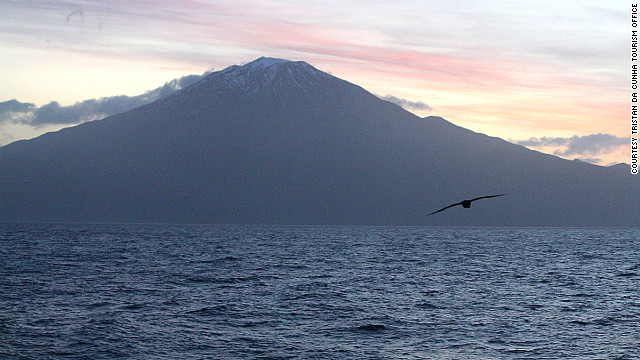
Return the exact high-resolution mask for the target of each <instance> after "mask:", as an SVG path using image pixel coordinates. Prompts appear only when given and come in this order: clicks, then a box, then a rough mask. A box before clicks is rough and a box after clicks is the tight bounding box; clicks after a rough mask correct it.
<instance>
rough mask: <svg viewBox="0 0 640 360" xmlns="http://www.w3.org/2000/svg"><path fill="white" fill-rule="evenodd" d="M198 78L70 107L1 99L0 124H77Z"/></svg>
mask: <svg viewBox="0 0 640 360" xmlns="http://www.w3.org/2000/svg"><path fill="white" fill-rule="evenodd" d="M201 77H202V76H200V75H187V76H184V77H181V78H179V79H175V80H172V81H170V82H167V83H165V84H164V85H163V86H161V87H159V88H157V89H154V90H151V91H148V92H146V93H144V94H142V95H138V96H125V95H120V96H112V97H104V98H100V99H91V100H85V101H81V102H77V103H75V104H74V105H69V106H62V105H60V104H59V103H58V102H57V101H52V102H50V103H48V104H46V105H42V106H40V107H37V106H35V105H34V104H32V103H23V102H20V101H17V100H15V99H13V100H9V101H5V102H0V125H2V124H7V123H20V124H26V125H31V126H42V125H49V124H77V123H81V122H85V121H89V120H96V119H100V118H104V117H107V116H111V115H115V114H118V113H122V112H125V111H128V110H131V109H134V108H136V107H138V106H142V105H145V104H148V103H150V102H152V101H155V100H158V99H162V98H164V97H166V96H169V95H171V94H173V93H174V92H176V91H178V90H180V89H184V88H186V87H188V86H190V85H192V84H194V83H195V82H196V81H198V80H199V79H200V78H201Z"/></svg>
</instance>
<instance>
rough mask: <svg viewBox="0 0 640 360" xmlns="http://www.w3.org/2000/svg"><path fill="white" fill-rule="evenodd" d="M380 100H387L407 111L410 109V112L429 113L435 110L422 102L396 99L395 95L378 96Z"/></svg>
mask: <svg viewBox="0 0 640 360" xmlns="http://www.w3.org/2000/svg"><path fill="white" fill-rule="evenodd" d="M378 97H379V98H380V99H382V100H387V101H390V102H392V103H394V104H396V105H398V106H401V107H403V108H405V109H410V110H427V111H431V110H433V108H431V106H429V105H427V104H425V103H424V102H422V101H410V100H407V99H401V98H398V97H395V96H393V95H389V94H387V95H385V96H378Z"/></svg>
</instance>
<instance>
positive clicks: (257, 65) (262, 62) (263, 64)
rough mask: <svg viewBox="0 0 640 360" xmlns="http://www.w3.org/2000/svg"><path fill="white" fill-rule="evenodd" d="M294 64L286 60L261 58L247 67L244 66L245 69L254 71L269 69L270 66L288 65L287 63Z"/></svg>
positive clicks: (249, 63) (246, 65)
mask: <svg viewBox="0 0 640 360" xmlns="http://www.w3.org/2000/svg"><path fill="white" fill-rule="evenodd" d="M290 62H292V61H291V60H286V59H278V58H272V57H265V56H263V57H260V58H258V59H255V60H253V61H251V62H248V63H246V64H245V65H243V67H246V68H253V69H264V68H267V67H269V66H272V65H277V64H286V63H290Z"/></svg>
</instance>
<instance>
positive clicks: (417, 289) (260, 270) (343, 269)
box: [0, 223, 640, 360]
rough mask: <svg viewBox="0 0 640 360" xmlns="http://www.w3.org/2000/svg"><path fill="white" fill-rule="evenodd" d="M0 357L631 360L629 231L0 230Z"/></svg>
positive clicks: (637, 297) (634, 245)
mask: <svg viewBox="0 0 640 360" xmlns="http://www.w3.org/2000/svg"><path fill="white" fill-rule="evenodd" d="M0 358H2V359H581V360H584V359H640V229H622V228H620V229H578V228H436V227H329V226H322V227H321V226H319V227H303V226H301V227H295V226H286V227H285V226H282V227H278V226H222V225H208V226H204V225H96V224H14V223H4V224H0Z"/></svg>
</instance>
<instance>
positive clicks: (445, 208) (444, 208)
mask: <svg viewBox="0 0 640 360" xmlns="http://www.w3.org/2000/svg"><path fill="white" fill-rule="evenodd" d="M456 205H462V203H461V202H459V203H455V204H451V205H449V206H445V207H443V208H442V209H440V210H437V211H434V212H432V213H431V214H429V215H427V216H431V215H433V214H437V213H439V212H440V211H445V210H447V209H448V208H450V207H454V206H456Z"/></svg>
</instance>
